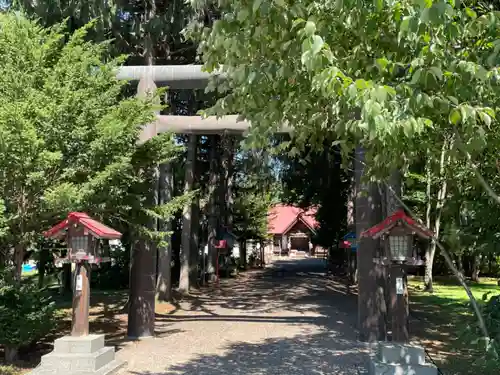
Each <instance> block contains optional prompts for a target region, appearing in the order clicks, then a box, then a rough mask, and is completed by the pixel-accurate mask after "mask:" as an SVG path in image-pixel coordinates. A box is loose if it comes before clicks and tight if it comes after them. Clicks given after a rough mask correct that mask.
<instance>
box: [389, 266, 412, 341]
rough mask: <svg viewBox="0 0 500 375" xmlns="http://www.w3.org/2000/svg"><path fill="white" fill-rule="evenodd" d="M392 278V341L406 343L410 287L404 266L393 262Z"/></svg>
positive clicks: (407, 339) (407, 337)
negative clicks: (408, 286)
mask: <svg viewBox="0 0 500 375" xmlns="http://www.w3.org/2000/svg"><path fill="white" fill-rule="evenodd" d="M390 278H391V312H392V314H391V322H392V341H395V342H400V343H406V342H408V341H409V332H408V316H409V311H408V288H407V277H406V272H405V269H404V266H403V265H401V264H393V265H391V268H390Z"/></svg>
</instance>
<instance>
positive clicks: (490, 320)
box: [464, 293, 500, 374]
mask: <svg viewBox="0 0 500 375" xmlns="http://www.w3.org/2000/svg"><path fill="white" fill-rule="evenodd" d="M489 294H490V293H485V294H484V295H483V298H482V301H481V312H482V315H483V319H484V322H485V324H486V328H487V330H488V335H489V337H488V338H487V339H485V338H482V333H481V330H480V329H479V327H478V326H472V327H468V329H467V330H466V332H465V335H466V336H465V337H464V338H465V339H467V340H468V341H469V342H470V344H471V349H473V350H474V352H475V353H476V354H475V355H474V360H472V361H470V363H469V366H470V369H469V372H470V373H483V374H493V373H495V372H497V369H498V368H499V367H500V358H499V356H498V354H499V353H500V295H493V296H491V297H490V296H489ZM478 337H480V338H478ZM485 340H488V342H487V343H486V342H485ZM485 348H487V349H486V350H485Z"/></svg>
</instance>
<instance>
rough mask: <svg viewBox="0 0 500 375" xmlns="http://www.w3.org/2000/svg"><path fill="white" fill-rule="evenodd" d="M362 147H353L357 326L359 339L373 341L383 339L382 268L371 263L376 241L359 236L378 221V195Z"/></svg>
mask: <svg viewBox="0 0 500 375" xmlns="http://www.w3.org/2000/svg"><path fill="white" fill-rule="evenodd" d="M364 159H365V157H364V149H363V148H361V147H358V148H357V149H356V158H355V175H356V193H357V194H356V203H355V204H356V207H355V215H356V233H357V234H356V235H357V238H358V239H359V240H358V251H357V260H358V262H357V263H358V325H359V335H360V337H359V338H360V340H361V341H368V342H375V341H377V340H385V339H386V324H385V314H386V312H387V309H386V305H385V292H384V289H385V283H384V282H383V280H384V269H383V267H381V266H378V265H375V264H374V263H373V258H374V257H375V256H376V254H378V252H379V246H380V245H379V241H377V240H373V239H371V238H366V237H364V238H360V234H361V233H362V232H363V231H365V230H366V229H368V228H370V227H372V226H373V225H375V224H377V223H379V222H380V221H381V212H380V198H381V197H380V194H379V193H378V188H377V186H376V185H374V184H372V183H366V182H365V181H364V179H363V173H364Z"/></svg>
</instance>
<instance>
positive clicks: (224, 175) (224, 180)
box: [217, 135, 231, 234]
mask: <svg viewBox="0 0 500 375" xmlns="http://www.w3.org/2000/svg"><path fill="white" fill-rule="evenodd" d="M230 141H231V140H230V138H229V136H228V135H223V136H222V139H221V150H220V169H219V185H218V187H217V189H218V191H219V192H218V199H219V202H218V206H219V220H220V225H219V231H220V233H219V234H222V232H223V231H224V230H225V229H226V228H225V227H226V226H227V222H228V213H229V211H228V209H227V208H228V206H227V205H228V202H227V191H228V181H229V162H230V153H231V148H230V147H231V143H230Z"/></svg>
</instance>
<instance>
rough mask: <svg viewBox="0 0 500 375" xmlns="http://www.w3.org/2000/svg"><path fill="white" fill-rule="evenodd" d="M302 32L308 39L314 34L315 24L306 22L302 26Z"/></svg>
mask: <svg viewBox="0 0 500 375" xmlns="http://www.w3.org/2000/svg"><path fill="white" fill-rule="evenodd" d="M304 32H305V34H306V36H308V37H311V36H313V35H314V33H315V32H316V24H315V23H314V22H312V21H307V22H306V25H305V26H304Z"/></svg>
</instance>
